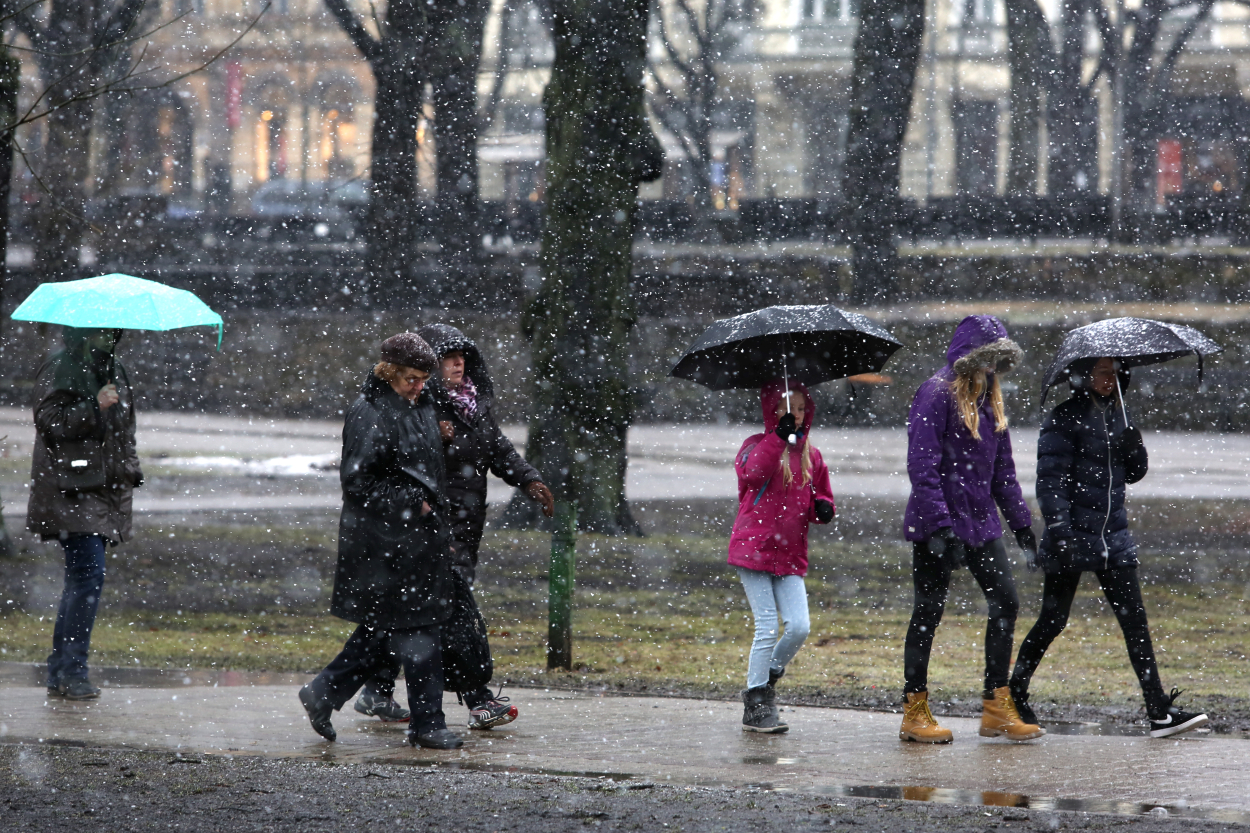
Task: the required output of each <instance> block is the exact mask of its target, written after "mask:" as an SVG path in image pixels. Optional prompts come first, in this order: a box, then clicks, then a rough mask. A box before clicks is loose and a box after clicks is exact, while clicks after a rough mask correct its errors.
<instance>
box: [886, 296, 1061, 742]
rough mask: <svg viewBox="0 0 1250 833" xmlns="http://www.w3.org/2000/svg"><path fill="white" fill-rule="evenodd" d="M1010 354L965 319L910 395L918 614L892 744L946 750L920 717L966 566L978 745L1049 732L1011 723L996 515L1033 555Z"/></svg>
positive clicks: (1010, 632) (1009, 595)
mask: <svg viewBox="0 0 1250 833" xmlns="http://www.w3.org/2000/svg"><path fill="white" fill-rule="evenodd" d="M1020 357H1021V350H1020V347H1019V345H1017V344H1016V343H1015V342H1014V341H1012V340H1011V339H1010V338H1008V336H1007V328H1006V327H1004V326H1003V324H1002V322H1001V321H999V320H998V319H997V318H994V317H993V316H989V315H973V316H969V317H968V318H965V319H964V320H963V321H961V322H960V323H959V326H958V327H956V328H955V335H954V337H953V338H952V339H951V344H950V349H949V350H948V351H947V353H946V367H945V368H943V369H942V370H940V371H939V372H938V373H936V374H934V376H933V377H932V378H930V379H929V380H928V381H927V382H925V383H924V384H923V385H921V386H920V389H919V390H918V391H916V397H915V399H914V400H913V401H912V406H911V413H910V414H909V415H908V418H907V473H908V475H909V476H910V478H911V498H910V499H909V500H908V501H907V515H906V517H905V519H904V525H905V527H906V538H907V540H908V541H911V542H912V547H913V548H912V582H913V584H914V586H915V593H916V595H915V605H914V607H913V609H912V615H911V624H910V625H909V626H908V628H907V643H906V646H905V649H904V653H903V666H904V667H903V673H904V677H905V680H906V684H905V687H904V693H905V695H906V698H907V707H906V710H905V711H904V713H903V725H902V728H901V729H900V730H899V733H898V736H899V739H900V740H911V741H918V742H920V743H949V742H950V741H951V738H952V735H951V732H950V730H949V729H944V728H943V727H941V726H939V725H938V722H937V720H935V719H934V717H933V713H932V711H930V709H929V692H928V686H929V680H928V677H929V652H930V650H931V649H932V647H933V634H934V631H935V630H937V626H938V623H940V622H941V621H942V611H943V608H944V607H945V606H946V594H947V590H948V589H949V587H950V580H951V571H952V570H955V569H957V568H959V567H961V566H964V565H965V564H966V565H967V567H968V570H969V572H971V573H972V577H973V578H974V579H976V582H977V584H978V585H980V587H981V590H982V592H984V593H985V600H986V602H988V604H989V622H988V623H987V625H986V629H985V691H984V693H983V695H982V697H983V702H982V712H981V735H982V736H984V737H1000V736H1005V737H1007V738H1008V739H1010V740H1030V739H1032V738H1037V737H1041V736H1042V735H1044V734H1045V733H1046V730H1044V729H1042V728H1040V727H1038V726H1036V725H1034V724H1030V723H1025V722H1024V721H1023V720H1021V719H1020V715H1019V713H1018V712H1017V711H1016V706H1015V703H1014V702H1013V701H1012V699H1011V690H1010V688H1008V685H1007V683H1008V680H1007V674H1008V671H1009V669H1010V666H1011V643H1012V638H1013V636H1014V634H1015V627H1016V613H1017V611H1018V610H1019V603H1018V601H1017V599H1016V586H1015V580H1014V579H1013V578H1012V574H1011V562H1010V561H1009V560H1008V558H1007V551H1006V549H1005V548H1004V547H1003V542H1002V535H1003V527H1002V524H1001V523H1000V521H999V519H998V511H999V510H1000V509H1001V510H1002V513H1003V515H1005V516H1006V518H1007V522H1008V523H1009V524H1010V525H1011V528H1012V530H1013V531H1014V532H1015V537H1016V541H1017V543H1019V545H1020V547H1021V548H1022V549H1024V550H1026V551H1030V552H1036V550H1037V539H1036V538H1035V537H1034V535H1033V531H1032V529H1031V528H1030V527H1031V524H1032V522H1033V519H1032V515H1031V513H1030V512H1029V507H1028V505H1027V504H1026V503H1025V502H1024V495H1023V494H1021V492H1020V484H1019V483H1018V482H1017V481H1016V466H1015V462H1014V461H1013V460H1012V457H1011V435H1010V434H1009V433H1008V431H1007V416H1006V414H1005V413H1004V411H1003V395H1002V391H1001V390H1000V389H999V385H998V378H999V376H1001V375H1002V374H1003V373H1006V372H1007V371H1009V370H1011V368H1013V367H1014V366H1015V365H1016V363H1017V362H1018V361H1019V360H1020Z"/></svg>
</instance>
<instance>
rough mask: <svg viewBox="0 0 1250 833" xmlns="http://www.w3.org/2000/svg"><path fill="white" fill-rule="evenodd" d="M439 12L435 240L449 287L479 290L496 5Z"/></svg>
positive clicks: (478, 3)
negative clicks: (486, 33) (483, 112)
mask: <svg viewBox="0 0 1250 833" xmlns="http://www.w3.org/2000/svg"><path fill="white" fill-rule="evenodd" d="M439 10H440V12H443V11H444V10H445V15H443V14H440V15H439V16H440V19H439V20H438V22H437V24H436V25H435V27H434V35H433V37H432V38H431V43H432V46H433V48H434V50H435V51H436V57H435V59H434V65H435V67H436V69H435V70H434V73H433V77H432V79H431V84H430V87H431V90H432V92H433V99H434V146H435V150H436V153H437V163H436V165H437V179H438V196H437V212H436V213H437V221H436V226H435V235H436V237H437V239H438V242H439V248H440V249H441V251H442V256H441V258H440V259H441V261H442V264H443V268H444V269H445V270H446V271H447V276H446V281H447V284H448V285H449V286H459V287H464V286H474V285H476V282H477V281H478V280H479V279H480V277H481V266H482V228H481V226H482V222H481V198H480V196H479V193H478V164H477V136H478V128H479V124H478V113H477V76H478V70H479V69H480V67H481V64H482V30H483V28H484V27H485V25H486V17H487V15H488V14H489V12H490V3H489V0H467V2H465V3H464V4H463V5H460V4H459V3H449V2H446V0H444V4H443V5H442V6H440V7H439ZM436 14H439V13H436ZM442 18H445V19H442Z"/></svg>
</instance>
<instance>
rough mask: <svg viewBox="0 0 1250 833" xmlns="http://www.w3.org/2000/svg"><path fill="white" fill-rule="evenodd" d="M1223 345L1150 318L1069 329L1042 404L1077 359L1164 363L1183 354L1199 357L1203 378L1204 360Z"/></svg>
mask: <svg viewBox="0 0 1250 833" xmlns="http://www.w3.org/2000/svg"><path fill="white" fill-rule="evenodd" d="M1223 350H1224V348H1223V347H1221V346H1220V345H1218V344H1216V343H1215V342H1214V341H1212V340H1211V339H1209V338H1207V337H1206V336H1205V335H1203V334H1202V333H1200V332H1198V331H1197V330H1195V329H1194V328H1193V327H1186V326H1185V325H1183V324H1169V323H1167V322H1166V321H1154V320H1152V319H1150V318H1108V319H1107V320H1105V321H1098V322H1095V323H1093V324H1088V325H1086V326H1084V327H1078V328H1076V329H1075V330H1073V331H1072V332H1070V333H1068V335H1067V337H1066V338H1064V340H1063V344H1062V345H1060V347H1059V353H1058V355H1056V356H1055V360H1054V361H1053V362H1051V365H1050V369H1049V370H1047V371H1046V375H1045V377H1043V379H1042V404H1045V403H1046V394H1047V393H1049V392H1050V389H1051V387H1053V386H1054V385H1055V384H1057V383H1058V382H1059V381H1060V379H1062V378H1063V377H1064V374H1065V372H1066V371H1067V370H1068V368H1070V367H1071V366H1072V364H1073V363H1074V362H1078V361H1080V360H1081V359H1101V358H1103V357H1109V358H1114V359H1119V360H1120V364H1121V366H1122V367H1126V368H1127V367H1141V366H1143V365H1148V364H1161V363H1163V362H1170V361H1172V360H1173V359H1179V358H1180V357H1182V356H1188V355H1196V356H1197V357H1198V379H1199V381H1201V379H1202V360H1203V358H1204V357H1206V356H1211V355H1214V354H1216V353H1219V352H1222V351H1223Z"/></svg>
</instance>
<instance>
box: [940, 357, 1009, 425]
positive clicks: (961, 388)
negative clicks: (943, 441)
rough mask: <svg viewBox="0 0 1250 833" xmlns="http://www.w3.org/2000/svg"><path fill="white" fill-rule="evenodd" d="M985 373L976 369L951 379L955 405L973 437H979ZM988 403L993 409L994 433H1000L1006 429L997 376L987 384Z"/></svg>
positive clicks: (1005, 417) (1004, 412)
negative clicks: (991, 382)
mask: <svg viewBox="0 0 1250 833" xmlns="http://www.w3.org/2000/svg"><path fill="white" fill-rule="evenodd" d="M985 377H986V373H985V371H984V370H976V371H974V372H972V373H971V374H963V373H960V374H959V375H957V376H956V377H955V378H954V380H953V381H951V393H953V394H954V395H955V405H956V406H957V407H958V408H959V415H960V416H961V417H963V420H964V425H966V426H968V432H969V433H970V434H972V437H973V439H976V440H979V439H981V403H982V402H983V401H984V399H985V388H986V381H985ZM989 395H990V405H991V407H993V409H994V433H995V434H1001V433H1003V432H1004V431H1006V430H1007V413H1006V411H1005V410H1004V409H1003V391H1002V388H1000V387H999V386H998V376H997V375H995V376H994V382H993V384H991V385H990V386H989Z"/></svg>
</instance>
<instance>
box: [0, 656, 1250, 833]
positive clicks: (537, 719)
mask: <svg viewBox="0 0 1250 833" xmlns="http://www.w3.org/2000/svg"><path fill="white" fill-rule="evenodd" d="M16 676H18V675H14V674H12V673H8V674H5V675H0V742H6V743H11V742H17V741H21V742H31V743H59V744H74V745H81V744H87V745H90V746H122V747H129V748H137V749H165V750H172V751H177V752H180V753H182V754H184V755H185V754H210V755H226V754H245V755H261V756H272V757H285V758H304V759H316V760H327V759H333V760H338V761H344V762H354V763H408V764H412V763H441V764H446V765H455V766H462V767H475V768H499V769H510V768H515V769H518V770H522V771H540V772H549V773H562V774H596V775H598V774H611V775H617V776H632V777H634V778H640V779H646V780H652V781H666V782H672V783H684V784H702V785H723V786H746V785H757V786H759V785H767V786H770V787H772V788H774V789H779V790H794V791H801V792H807V793H823V794H832V795H847V794H859V795H881V796H885V795H891V794H895V795H896V797H908V798H924V799H930V800H955V801H959V802H974V803H975V802H978V801H981V802H984V803H999V804H1003V803H1006V804H1011V803H1013V802H1014V803H1016V804H1021V806H1023V805H1022V802H1023V797H1027V806H1029V807H1033V808H1046V807H1051V808H1060V809H1087V810H1101V811H1112V812H1134V811H1135V810H1134V808H1137V811H1140V805H1142V804H1153V805H1165V806H1169V807H1171V808H1173V810H1174V811H1178V812H1180V813H1182V814H1201V815H1204V816H1206V817H1208V818H1210V817H1217V818H1224V819H1226V820H1229V821H1242V822H1248V821H1250V741H1246V740H1236V739H1230V738H1220V737H1215V736H1202V735H1187V736H1184V737H1183V738H1182V739H1174V740H1151V739H1149V738H1146V737H1125V736H1102V735H1050V736H1047V737H1046V738H1043V739H1041V740H1040V741H1036V742H1032V743H1028V744H1020V745H1014V744H1009V743H1007V742H1005V741H998V740H983V739H981V738H979V737H978V736H977V734H976V728H977V721H975V720H968V719H958V718H948V719H945V720H944V721H943V722H944V723H945V724H946V725H948V726H950V728H951V729H953V730H954V732H955V742H954V743H953V744H951V745H949V746H920V745H917V744H904V743H900V742H899V741H898V739H897V734H896V733H897V731H898V722H899V719H900V718H899V717H898V716H897V715H893V714H881V713H873V712H862V711H849V710H839V709H818V708H789V707H787V708H786V709H785V712H784V717H785V718H786V720H787V721H788V722H789V723H790V726H791V730H790V734H788V735H781V736H761V735H750V734H745V733H743V732H742V731H741V730H740V728H739V723H738V722H739V720H740V719H741V706H740V705H738V704H735V703H725V702H715V701H700V700H683V699H677V698H655V697H613V696H595V695H591V694H583V693H576V692H563V691H547V690H539V689H510V690H509V691H508V692H507V693H508V694H510V695H511V697H512V699H513V702H514V703H515V704H516V705H517V706H518V707H519V709H520V712H521V716H520V719H519V720H518V721H517V722H516V723H513V724H511V725H510V726H507V727H502V728H500V729H496V730H494V731H491V732H470V731H468V730H467V729H460V730H459V731H460V734H461V735H462V736H464V737H465V739H466V743H465V746H464V748H463V749H461V750H457V751H451V752H433V751H428V750H413V749H410V748H409V747H408V746H407V744H406V743H405V741H404V734H403V724H398V725H397V724H383V723H381V722H380V721H378V720H376V719H373V718H364V717H361V716H359V715H357V714H355V713H354V712H352V711H351V707H350V705H349V706H348V707H347V708H346V709H345V710H344V711H343V712H340V713H338V714H337V715H336V716H335V725H336V727H337V729H338V732H339V741H338V742H337V743H327V742H324V741H322V740H321V739H320V738H319V737H317V736H316V735H315V734H313V732H312V730H311V729H310V728H309V726H308V721H307V719H306V717H305V715H304V713H303V710H302V708H301V707H300V705H299V702H298V700H297V699H296V691H297V682H298V681H297V680H296V679H295V678H290V677H286V678H279V679H278V680H276V681H275V680H274V679H273V678H269V679H268V680H266V679H264V678H261V681H262V682H265V683H266V684H262V685H251V684H249V682H250V681H249V679H248V678H247V677H245V676H244V675H241V674H233V675H232V674H229V673H227V674H218V675H206V674H205V673H203V672H201V673H198V674H197V675H196V679H195V680H192V679H191V678H190V677H188V678H187V679H186V682H187V683H198V684H182V683H181V682H180V681H179V679H178V677H177V676H174V678H173V679H172V680H170V681H169V682H168V683H166V685H169V686H172V687H166V688H138V687H130V688H107V689H106V690H105V693H104V696H103V697H102V698H101V699H100V700H99V701H97V702H95V703H70V702H67V701H64V700H60V699H51V700H50V699H48V698H47V697H46V696H45V694H44V691H43V689H42V688H41V687H32V686H30V685H29V684H28V683H27V684H24V685H19V684H18V680H17V679H16ZM22 676H25V675H22ZM210 681H211V684H205V683H210ZM232 683H233V684H232ZM444 709H445V711H446V713H447V715H448V719H449V722H450V723H451V725H452V727H453V728H456V727H462V726H463V725H464V720H465V719H466V714H467V713H466V710H465V708H464V707H463V706H460V705H458V704H457V703H456V702H455V698H454V697H448V698H446V700H445V702H444ZM891 787H893V788H904V789H902V790H901V791H891V790H890V789H888V788H891Z"/></svg>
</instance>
